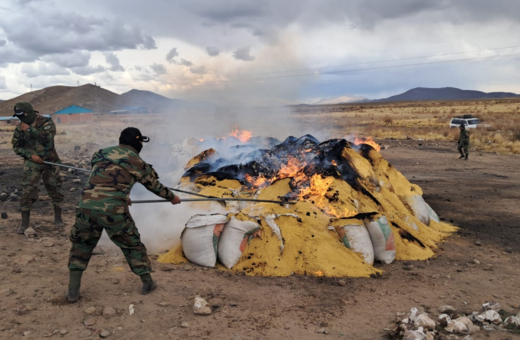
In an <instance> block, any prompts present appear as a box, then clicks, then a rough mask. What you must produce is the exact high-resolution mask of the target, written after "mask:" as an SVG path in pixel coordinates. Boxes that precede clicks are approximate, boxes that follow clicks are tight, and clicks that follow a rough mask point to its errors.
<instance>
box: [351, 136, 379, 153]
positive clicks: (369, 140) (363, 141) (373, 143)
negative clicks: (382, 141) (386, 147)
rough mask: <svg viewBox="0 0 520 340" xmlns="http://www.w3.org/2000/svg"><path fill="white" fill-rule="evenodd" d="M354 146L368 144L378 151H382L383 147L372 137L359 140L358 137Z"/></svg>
mask: <svg viewBox="0 0 520 340" xmlns="http://www.w3.org/2000/svg"><path fill="white" fill-rule="evenodd" d="M354 144H356V145H359V144H368V145H370V146H371V147H373V148H374V149H375V150H376V151H380V150H381V146H380V145H379V144H377V143H376V141H375V140H373V139H372V137H366V138H357V137H356V139H355V140H354Z"/></svg>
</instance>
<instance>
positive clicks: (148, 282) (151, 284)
mask: <svg viewBox="0 0 520 340" xmlns="http://www.w3.org/2000/svg"><path fill="white" fill-rule="evenodd" d="M140 278H141V281H142V282H143V288H142V289H141V294H143V295H147V294H150V293H151V292H153V291H154V290H155V288H157V283H155V281H154V280H152V276H151V275H150V274H144V275H141V276H140Z"/></svg>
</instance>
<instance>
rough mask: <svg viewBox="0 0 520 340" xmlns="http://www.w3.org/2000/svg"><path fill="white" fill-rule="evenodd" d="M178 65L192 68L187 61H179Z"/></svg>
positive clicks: (190, 63) (191, 64)
mask: <svg viewBox="0 0 520 340" xmlns="http://www.w3.org/2000/svg"><path fill="white" fill-rule="evenodd" d="M179 65H182V66H187V67H190V66H193V63H192V62H191V61H189V60H186V59H181V61H179Z"/></svg>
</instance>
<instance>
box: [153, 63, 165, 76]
mask: <svg viewBox="0 0 520 340" xmlns="http://www.w3.org/2000/svg"><path fill="white" fill-rule="evenodd" d="M150 68H151V69H152V70H153V71H154V72H155V73H156V74H158V75H161V74H166V73H167V70H166V67H165V66H164V65H162V64H156V63H153V64H152V65H150Z"/></svg>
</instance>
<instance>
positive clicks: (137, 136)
mask: <svg viewBox="0 0 520 340" xmlns="http://www.w3.org/2000/svg"><path fill="white" fill-rule="evenodd" d="M123 136H124V137H126V138H131V139H133V140H137V141H141V142H145V143H148V142H149V141H150V137H147V136H143V135H142V134H141V131H139V129H138V128H134V127H127V128H126V129H124V130H123V131H121V137H123ZM121 137H120V138H121Z"/></svg>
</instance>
